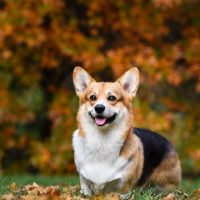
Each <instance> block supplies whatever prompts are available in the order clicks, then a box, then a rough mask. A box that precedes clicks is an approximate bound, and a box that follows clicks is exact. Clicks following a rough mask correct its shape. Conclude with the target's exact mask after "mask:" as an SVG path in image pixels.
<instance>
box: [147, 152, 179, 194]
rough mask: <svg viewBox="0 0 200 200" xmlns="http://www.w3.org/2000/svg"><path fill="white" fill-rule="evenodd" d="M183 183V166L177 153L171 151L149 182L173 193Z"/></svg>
mask: <svg viewBox="0 0 200 200" xmlns="http://www.w3.org/2000/svg"><path fill="white" fill-rule="evenodd" d="M180 181H181V166H180V161H179V158H178V155H177V153H176V152H175V151H174V150H171V151H170V152H169V153H168V154H167V155H166V157H165V158H164V160H163V161H162V162H161V163H160V165H159V166H158V167H157V168H156V169H155V170H154V172H153V174H152V175H151V177H150V179H149V182H152V183H153V184H154V185H158V186H159V187H161V188H164V189H165V190H168V191H171V190H174V189H176V188H178V186H179V183H180Z"/></svg>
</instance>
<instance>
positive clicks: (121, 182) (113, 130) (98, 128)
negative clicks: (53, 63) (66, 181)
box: [72, 67, 181, 196]
mask: <svg viewBox="0 0 200 200" xmlns="http://www.w3.org/2000/svg"><path fill="white" fill-rule="evenodd" d="M73 83H74V87H75V91H76V94H77V95H78V97H79V109H78V114H77V121H78V129H77V130H76V131H75V132H74V133H73V142H72V143H73V149H74V160H75V165H76V168H77V171H78V173H79V176H80V186H81V193H83V194H84V195H89V196H90V195H95V194H98V193H101V194H106V193H109V192H120V193H127V192H129V191H130V190H131V189H133V187H138V186H142V187H143V186H146V185H147V184H151V183H152V184H154V185H156V186H159V187H160V188H163V189H167V190H171V189H175V188H176V187H178V185H179V183H180V180H181V166H180V161H179V158H178V155H177V153H176V151H175V149H174V147H173V146H172V144H171V143H170V142H169V141H168V140H167V139H166V138H164V137H163V136H161V135H160V134H158V133H155V132H152V131H150V130H147V129H141V128H133V116H134V114H133V109H132V100H133V98H134V97H135V96H136V92H137V90H138V85H139V71H138V69H137V68H131V69H130V70H128V71H127V72H126V73H125V74H124V75H123V76H122V77H120V78H119V79H118V80H116V81H115V82H96V81H95V80H94V79H93V78H92V77H91V76H90V75H89V74H88V73H87V72H86V71H85V70H84V69H83V68H81V67H76V68H75V69H74V72H73Z"/></svg>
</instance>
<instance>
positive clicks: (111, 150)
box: [73, 130, 128, 190]
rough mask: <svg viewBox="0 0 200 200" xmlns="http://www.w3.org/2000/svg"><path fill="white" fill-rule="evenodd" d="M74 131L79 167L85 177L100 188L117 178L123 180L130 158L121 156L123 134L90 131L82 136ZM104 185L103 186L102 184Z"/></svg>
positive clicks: (74, 143) (76, 159) (74, 145)
mask: <svg viewBox="0 0 200 200" xmlns="http://www.w3.org/2000/svg"><path fill="white" fill-rule="evenodd" d="M78 131H79V130H76V131H75V132H74V136H73V147H74V151H75V162H76V166H77V169H78V171H79V173H80V175H82V176H83V177H84V178H85V179H87V180H88V181H90V182H91V183H93V186H92V187H93V188H96V189H97V190H98V187H99V188H100V189H102V187H103V186H104V185H105V184H106V183H113V181H115V180H120V181H123V175H124V170H125V168H126V167H127V165H128V160H126V159H124V158H122V157H120V156H119V154H120V149H121V146H122V144H123V141H122V136H121V135H120V134H116V131H115V133H114V132H113V133H112V132H110V133H109V134H102V133H99V132H98V131H97V130H93V131H95V132H93V131H90V132H89V133H88V134H87V135H86V136H84V137H82V136H80V135H79V133H78ZM102 185H103V186H102Z"/></svg>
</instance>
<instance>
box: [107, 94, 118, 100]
mask: <svg viewBox="0 0 200 200" xmlns="http://www.w3.org/2000/svg"><path fill="white" fill-rule="evenodd" d="M115 100H116V97H115V96H112V95H111V96H109V97H108V101H115Z"/></svg>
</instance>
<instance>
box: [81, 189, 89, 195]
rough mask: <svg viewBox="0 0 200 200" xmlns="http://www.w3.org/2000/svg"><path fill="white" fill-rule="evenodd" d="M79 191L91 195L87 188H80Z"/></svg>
mask: <svg viewBox="0 0 200 200" xmlns="http://www.w3.org/2000/svg"><path fill="white" fill-rule="evenodd" d="M80 193H81V194H83V195H85V196H91V195H92V192H91V191H90V190H89V189H86V188H82V189H81V190H80Z"/></svg>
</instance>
